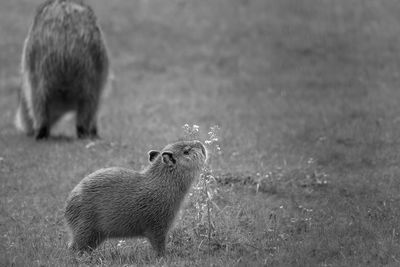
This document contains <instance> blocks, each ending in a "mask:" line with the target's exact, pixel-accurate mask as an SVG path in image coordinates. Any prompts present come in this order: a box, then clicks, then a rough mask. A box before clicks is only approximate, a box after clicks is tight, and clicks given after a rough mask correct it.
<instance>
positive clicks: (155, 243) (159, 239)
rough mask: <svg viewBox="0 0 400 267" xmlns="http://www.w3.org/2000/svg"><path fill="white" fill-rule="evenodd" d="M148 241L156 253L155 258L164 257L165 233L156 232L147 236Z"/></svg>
mask: <svg viewBox="0 0 400 267" xmlns="http://www.w3.org/2000/svg"><path fill="white" fill-rule="evenodd" d="M148 239H149V241H150V244H151V246H152V247H153V249H154V250H155V251H156V253H157V257H162V256H164V255H165V240H166V232H165V231H156V232H153V233H150V234H148Z"/></svg>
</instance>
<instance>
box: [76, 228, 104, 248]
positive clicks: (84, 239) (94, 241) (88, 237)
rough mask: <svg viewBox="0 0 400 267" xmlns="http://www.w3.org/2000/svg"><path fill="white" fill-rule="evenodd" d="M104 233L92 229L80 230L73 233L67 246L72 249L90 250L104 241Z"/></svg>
mask: <svg viewBox="0 0 400 267" xmlns="http://www.w3.org/2000/svg"><path fill="white" fill-rule="evenodd" d="M104 238H105V237H104V235H103V234H101V233H99V232H97V231H94V230H81V231H77V232H76V233H74V234H73V236H72V239H71V241H70V243H69V245H68V248H69V249H70V250H73V251H80V252H83V251H85V252H91V251H92V250H94V249H96V248H97V247H98V245H100V243H101V242H103V241H104Z"/></svg>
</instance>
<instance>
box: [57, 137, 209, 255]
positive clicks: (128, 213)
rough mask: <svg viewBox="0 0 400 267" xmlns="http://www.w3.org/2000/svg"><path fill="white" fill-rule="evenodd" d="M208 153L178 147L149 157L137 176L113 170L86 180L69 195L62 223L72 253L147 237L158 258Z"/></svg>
mask: <svg viewBox="0 0 400 267" xmlns="http://www.w3.org/2000/svg"><path fill="white" fill-rule="evenodd" d="M206 157H207V156H206V150H205V148H204V146H203V144H202V143H201V142H199V141H180V142H177V143H173V144H169V145H167V146H166V147H165V148H164V149H163V150H162V151H161V152H159V151H154V150H152V151H150V152H149V161H150V164H149V166H148V167H147V168H145V169H144V170H143V171H141V172H137V171H134V170H130V169H125V168H119V167H112V168H106V169H100V170H98V171H95V172H94V173H92V174H90V175H88V176H86V177H85V178H84V179H83V180H82V181H81V182H80V183H79V184H78V185H77V186H76V187H75V188H74V189H73V190H72V192H71V193H70V195H69V197H68V199H67V205H66V209H65V218H66V221H67V225H68V227H69V230H70V237H71V239H70V242H69V245H68V246H69V248H70V249H71V250H72V251H91V250H93V249H95V248H96V247H97V246H98V245H99V244H100V243H101V242H102V241H104V240H105V239H106V238H113V237H119V238H124V237H146V238H148V240H149V241H150V243H151V245H152V247H153V248H154V249H155V250H156V252H157V255H159V256H162V255H164V253H165V241H166V236H167V232H168V230H169V228H170V227H171V225H172V222H173V219H174V217H175V215H176V214H177V212H178V210H179V208H180V205H181V203H182V201H183V200H184V197H185V195H186V194H187V192H188V190H189V189H190V186H191V184H192V182H193V181H194V180H195V179H196V178H197V177H198V176H199V175H200V173H201V170H202V168H203V166H204V162H205V160H206Z"/></svg>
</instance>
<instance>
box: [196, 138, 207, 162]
mask: <svg viewBox="0 0 400 267" xmlns="http://www.w3.org/2000/svg"><path fill="white" fill-rule="evenodd" d="M194 142H195V147H197V148H200V149H201V152H202V153H203V155H204V157H205V158H207V150H206V148H205V147H204V145H203V143H202V142H200V141H199V140H195V141H194Z"/></svg>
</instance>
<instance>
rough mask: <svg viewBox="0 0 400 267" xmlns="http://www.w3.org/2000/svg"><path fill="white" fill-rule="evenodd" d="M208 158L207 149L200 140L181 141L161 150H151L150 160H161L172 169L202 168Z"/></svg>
mask: <svg viewBox="0 0 400 267" xmlns="http://www.w3.org/2000/svg"><path fill="white" fill-rule="evenodd" d="M206 159H207V151H206V148H205V147H204V145H203V144H202V143H201V142H200V141H197V140H195V141H179V142H176V143H173V144H169V145H167V146H166V147H164V148H163V149H162V150H161V151H155V150H151V151H149V161H150V162H152V163H154V162H156V161H160V162H161V164H164V165H165V167H168V168H170V169H178V168H179V169H180V170H182V171H184V170H189V171H190V170H196V171H198V170H201V168H202V167H203V166H204V163H205V161H206Z"/></svg>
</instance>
